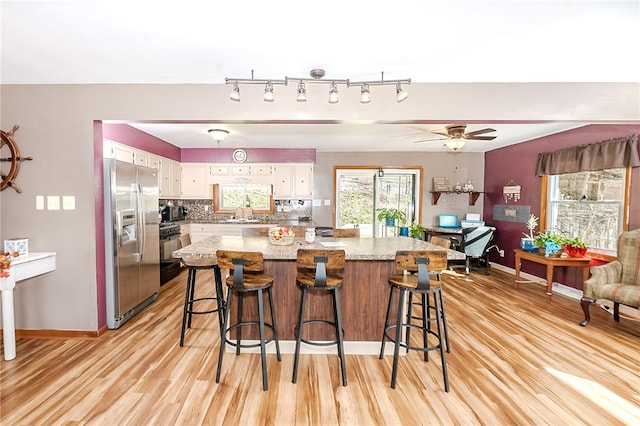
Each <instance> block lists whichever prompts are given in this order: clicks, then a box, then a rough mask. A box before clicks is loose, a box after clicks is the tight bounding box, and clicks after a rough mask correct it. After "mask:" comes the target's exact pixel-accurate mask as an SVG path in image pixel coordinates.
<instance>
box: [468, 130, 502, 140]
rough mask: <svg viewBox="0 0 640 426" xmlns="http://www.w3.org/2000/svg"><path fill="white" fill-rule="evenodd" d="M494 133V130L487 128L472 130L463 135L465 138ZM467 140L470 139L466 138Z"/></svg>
mask: <svg viewBox="0 0 640 426" xmlns="http://www.w3.org/2000/svg"><path fill="white" fill-rule="evenodd" d="M495 131H496V129H489V128H487V129H480V130H474V131H473V132H468V133H465V135H466V136H476V135H482V134H485V133H491V132H495ZM467 139H470V138H468V137H467Z"/></svg>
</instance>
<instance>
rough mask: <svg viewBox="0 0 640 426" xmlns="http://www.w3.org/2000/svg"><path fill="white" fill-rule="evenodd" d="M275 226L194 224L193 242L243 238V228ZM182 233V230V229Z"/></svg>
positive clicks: (191, 225) (192, 227)
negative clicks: (210, 239) (235, 237)
mask: <svg viewBox="0 0 640 426" xmlns="http://www.w3.org/2000/svg"><path fill="white" fill-rule="evenodd" d="M263 226H273V225H267V224H264V223H251V224H242V225H239V224H233V223H232V224H226V223H192V224H190V230H191V242H192V243H195V242H198V241H201V240H204V239H205V238H209V237H213V236H241V235H242V229H243V228H260V227H263ZM180 230H181V231H182V228H181V229H180Z"/></svg>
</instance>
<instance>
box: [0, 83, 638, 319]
mask: <svg viewBox="0 0 640 426" xmlns="http://www.w3.org/2000/svg"><path fill="white" fill-rule="evenodd" d="M638 87H639V85H638V84H633V83H628V84H622V83H621V84H614V83H611V84H587V83H585V84H579V83H567V84H564V83H537V84H525V83H515V84H500V83H495V84H493V83H487V84H477V85H474V84H411V87H410V89H411V90H410V98H409V99H408V100H407V101H405V102H403V103H401V104H396V103H394V104H393V105H392V106H391V105H387V104H384V103H374V102H372V104H370V105H366V106H364V107H363V106H361V105H360V104H358V103H357V100H352V101H353V102H349V100H348V99H344V101H343V100H341V102H340V103H339V104H335V105H331V104H328V103H326V102H323V103H320V104H317V105H315V104H314V105H308V106H300V105H298V104H297V103H296V102H285V101H278V102H276V103H274V104H272V105H265V103H264V102H262V101H261V100H260V99H259V97H256V99H255V100H251V99H248V100H247V101H245V100H244V99H243V101H242V102H240V103H236V102H229V101H228V94H229V87H228V86H225V85H223V84H219V85H198V84H190V85H2V86H0V102H1V103H0V127H1V128H2V129H3V130H10V129H11V127H12V126H13V125H14V124H18V125H19V126H20V129H19V130H18V131H17V133H16V135H15V138H16V141H17V143H18V145H19V147H20V150H21V151H22V154H23V155H25V156H33V157H34V160H33V161H31V162H25V163H23V164H22V167H21V170H20V174H19V176H18V178H17V181H16V183H17V184H18V185H19V186H20V187H21V188H22V190H23V192H22V194H18V193H16V192H15V191H13V190H12V189H6V190H4V191H2V192H1V193H0V240H4V239H5V238H11V237H15V236H20V237H26V238H29V248H30V250H31V251H55V252H57V269H56V271H54V272H52V273H49V274H46V275H42V276H39V277H36V278H33V279H30V280H27V281H24V282H22V283H20V284H18V286H17V288H16V291H15V308H16V326H17V328H18V329H55V330H87V331H95V330H97V329H98V328H99V326H100V324H104V321H105V319H104V318H99V312H101V311H100V309H101V306H100V304H99V303H100V302H99V301H100V300H102V301H103V300H104V288H99V286H98V285H97V282H98V279H97V274H99V273H100V268H99V267H97V265H100V264H101V263H102V262H103V259H100V258H97V257H99V256H98V255H97V251H96V213H100V212H96V209H95V206H96V201H97V200H99V199H100V198H101V197H102V194H101V193H100V189H99V187H98V188H97V187H96V183H97V182H99V181H98V180H96V179H95V176H94V175H95V169H94V159H95V158H96V156H101V153H95V152H94V146H93V135H94V132H93V121H94V120H109V119H111V120H249V119H262V120H270V119H273V120H290V119H292V117H293V118H295V117H300V116H301V115H300V108H305V109H306V111H305V114H303V116H304V119H305V120H424V121H429V120H430V121H432V122H450V121H451V120H452V119H456V120H463V121H465V122H474V121H476V122H482V121H492V120H496V121H499V120H506V121H509V120H512V121H518V120H525V121H527V120H561V121H562V120H564V121H582V122H587V121H606V120H623V121H624V120H638V117H640V113H639V111H640V107H639V105H638V98H637V94H638ZM550 97H553V98H554V102H555V104H556V105H557V104H558V102H560V106H559V107H557V108H553V109H551V108H548V106H547V105H548V103H547V100H548V99H549V98H550ZM433 99H444V100H443V101H439V102H438V103H435V102H433ZM354 105H355V106H354ZM440 155H447V154H438V156H440ZM466 157H467V155H464V157H463V156H460V158H461V159H460V160H457V159H455V160H454V157H451V158H452V159H451V161H450V162H449V161H447V162H445V161H440V160H438V161H435V159H436V158H439V157H436V155H434V154H416V155H412V154H380V155H377V157H376V156H374V157H372V158H362V156H361V154H359V153H353V154H349V155H345V154H342V153H340V154H329V153H318V165H317V173H316V175H317V176H318V178H317V180H316V183H315V187H316V189H317V191H318V194H317V195H318V197H319V198H331V199H332V196H331V194H332V192H331V189H330V188H331V185H332V179H333V175H332V173H333V172H332V167H333V164H338V163H343V164H345V163H347V161H346V159H349V163H352V164H357V163H363V162H364V163H378V164H393V163H396V164H400V163H407V164H412V165H413V164H415V163H417V162H422V163H423V165H424V166H425V188H429V187H430V183H429V182H428V179H429V177H430V176H433V175H443V176H449V177H451V176H452V168H453V167H455V165H457V163H456V162H457V161H460V165H459V166H460V167H461V168H463V167H464V168H466V169H468V171H469V173H471V172H472V171H473V173H474V174H475V173H477V177H476V176H475V175H474V177H473V179H474V182H475V183H476V185H477V186H478V188H482V166H481V165H480V163H481V161H480V160H476V159H475V158H476V157H477V158H481V156H473V155H471V158H470V159H469V160H467V159H466ZM443 158H448V157H443ZM456 158H457V157H456ZM462 158H465V159H464V160H462ZM374 159H375V160H374ZM325 161H328V162H331V163H332V164H326V163H325ZM356 162H357V163H356ZM476 167H477V169H476ZM327 169H331V173H330V174H329V175H327V173H326V172H327ZM430 170H433V172H430ZM505 179H506V181H508V177H505ZM330 182H331V183H330ZM36 195H44V196H47V195H59V196H62V195H73V196H75V197H76V210H73V211H63V210H60V211H50V210H36V209H35V198H36ZM443 201H444V199H443V200H442V201H441V203H442V202H443ZM450 202H452V203H456V206H449V205H447V204H446V203H443V204H440V205H438V208H437V209H435V208H432V207H431V206H430V205H428V202H427V200H425V201H423V206H424V207H425V214H424V217H423V219H424V220H425V221H428V219H429V218H430V217H433V216H434V215H435V214H437V212H438V210H439V209H442V211H445V210H446V211H448V210H451V209H454V208H460V209H466V207H465V206H463V205H462V204H463V203H464V202H463V201H462V200H457V201H450ZM458 203H460V204H461V205H459V206H458ZM476 208H477V209H478V210H479V211H481V209H482V205H481V204H478V205H477V206H476ZM327 214H330V213H327V212H325V211H322V212H320V213H319V216H320V217H323V216H325V215H327ZM97 216H100V215H99V214H98V215H97ZM100 316H102V315H101V314H100Z"/></svg>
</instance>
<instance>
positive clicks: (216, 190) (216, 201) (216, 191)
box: [213, 183, 275, 214]
mask: <svg viewBox="0 0 640 426" xmlns="http://www.w3.org/2000/svg"><path fill="white" fill-rule="evenodd" d="M226 185H228V186H238V185H242V184H238V183H229V184H223V183H222V184H221V183H217V184H214V185H213V211H214V213H224V214H235V212H236V209H235V208H233V209H223V208H222V199H221V198H220V197H221V196H222V193H223V191H222V187H223V186H226ZM246 186H264V187H265V188H267V191H268V195H267V196H268V197H269V207H268V209H266V210H265V209H255V208H253V206H252V208H253V213H255V214H268V213H273V212H274V210H275V203H274V200H273V185H269V184H247V185H246Z"/></svg>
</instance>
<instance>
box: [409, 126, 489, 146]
mask: <svg viewBox="0 0 640 426" xmlns="http://www.w3.org/2000/svg"><path fill="white" fill-rule="evenodd" d="M466 129H467V125H466V124H450V125H448V126H446V127H445V130H432V131H431V133H434V134H436V135H442V136H445V138H438V139H423V140H419V141H415V142H414V143H422V142H431V141H439V140H444V141H445V142H444V145H445V146H446V147H448V148H450V149H452V150H454V151H457V150H459V149H460V148H462V147H463V146H464V145H465V143H466V142H467V141H468V140H476V141H492V140H494V139H495V138H496V136H480V135H483V134H485V133H491V132H495V131H496V130H495V129H490V128H486V129H480V130H474V131H473V132H469V133H465V130H466Z"/></svg>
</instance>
